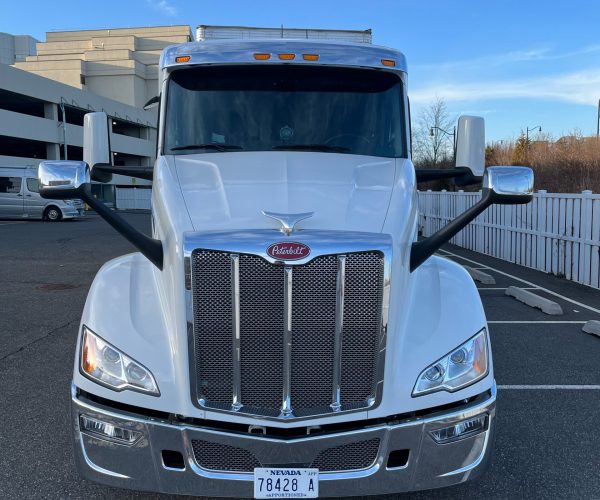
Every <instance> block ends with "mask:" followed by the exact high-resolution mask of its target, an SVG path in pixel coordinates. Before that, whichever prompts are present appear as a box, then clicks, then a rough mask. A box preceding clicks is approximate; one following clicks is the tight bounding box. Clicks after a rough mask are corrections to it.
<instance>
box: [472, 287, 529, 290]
mask: <svg viewBox="0 0 600 500" xmlns="http://www.w3.org/2000/svg"><path fill="white" fill-rule="evenodd" d="M507 288H508V287H507V286H478V287H477V290H506V289H507ZM519 288H521V290H540V288H539V287H537V286H524V287H519Z"/></svg>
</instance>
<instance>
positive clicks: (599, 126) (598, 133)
mask: <svg viewBox="0 0 600 500" xmlns="http://www.w3.org/2000/svg"><path fill="white" fill-rule="evenodd" d="M596 137H600V99H598V121H597V123H596Z"/></svg>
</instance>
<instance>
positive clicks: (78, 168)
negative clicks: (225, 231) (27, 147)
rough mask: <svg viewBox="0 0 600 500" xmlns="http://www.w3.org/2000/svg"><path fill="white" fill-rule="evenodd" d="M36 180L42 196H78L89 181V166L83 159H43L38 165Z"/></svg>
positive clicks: (54, 197) (55, 197)
mask: <svg viewBox="0 0 600 500" xmlns="http://www.w3.org/2000/svg"><path fill="white" fill-rule="evenodd" d="M38 181H39V186H40V195H41V197H42V198H46V199H51V200H62V199H65V198H80V197H81V193H82V190H83V188H84V187H85V186H86V185H87V184H89V183H90V167H88V165H87V163H85V162H84V161H70V160H56V161H43V162H41V163H40V166H39V167H38Z"/></svg>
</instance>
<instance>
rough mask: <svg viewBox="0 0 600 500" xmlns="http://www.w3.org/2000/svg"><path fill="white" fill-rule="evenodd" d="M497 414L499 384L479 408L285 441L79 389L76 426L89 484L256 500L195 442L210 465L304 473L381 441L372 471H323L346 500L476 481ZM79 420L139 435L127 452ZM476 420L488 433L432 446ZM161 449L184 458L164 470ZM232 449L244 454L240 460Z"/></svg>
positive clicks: (322, 485)
mask: <svg viewBox="0 0 600 500" xmlns="http://www.w3.org/2000/svg"><path fill="white" fill-rule="evenodd" d="M495 406H496V386H495V384H494V386H493V387H492V389H491V390H490V391H488V392H487V393H486V394H482V395H480V396H479V397H478V398H476V400H475V401H472V402H471V403H469V404H465V405H464V406H461V407H453V408H452V409H450V410H445V411H436V412H432V413H430V414H427V415H425V416H422V417H419V416H416V417H415V416H413V417H411V418H406V419H399V420H396V421H390V422H388V423H375V424H373V425H369V426H367V427H363V428H360V429H357V430H350V431H348V430H347V431H343V432H330V433H320V434H316V435H311V436H306V437H301V438H294V439H281V438H269V437H266V436H263V435H262V434H261V435H257V434H248V433H241V432H226V431H223V430H216V429H214V428H208V427H202V426H201V425H189V424H185V423H173V422H169V421H168V420H163V419H161V418H157V417H156V416H143V415H141V414H139V413H129V412H128V411H126V410H116V409H114V408H112V407H107V406H104V405H103V404H99V403H97V402H92V401H91V400H90V399H87V398H86V397H84V396H82V395H78V394H77V391H76V388H75V387H73V390H72V425H73V432H74V438H75V459H76V463H77V468H78V470H79V473H80V474H81V476H83V477H84V478H86V479H89V480H91V481H95V482H98V483H103V484H106V485H111V486H116V487H121V488H129V489H134V490H144V491H157V492H163V493H173V494H186V495H202V496H223V497H236V498H240V497H249V498H251V497H252V496H253V474H252V472H250V471H248V472H227V471H226V470H214V469H211V470H209V469H207V468H203V467H201V466H200V465H199V463H198V461H197V460H196V458H195V454H194V449H193V446H192V441H195V443H196V447H198V444H197V443H198V442H202V443H205V445H206V446H211V447H213V448H211V449H213V450H217V451H215V452H214V454H212V455H211V456H213V457H214V461H217V462H218V461H219V460H220V459H221V460H224V465H225V466H227V467H229V468H230V467H231V465H232V463H234V461H230V462H227V461H226V460H225V459H224V457H225V455H227V454H229V453H232V450H233V455H232V456H235V457H237V458H239V457H240V456H246V455H247V454H248V452H250V453H251V455H252V456H254V457H255V459H256V460H258V462H260V464H261V465H259V466H265V467H277V466H281V467H308V466H309V465H310V464H311V463H312V461H313V460H314V459H315V457H317V456H318V455H319V454H320V453H321V452H324V451H325V450H330V449H331V448H337V449H338V450H341V449H343V448H340V447H342V446H343V445H345V444H348V445H351V444H352V443H360V442H365V441H370V442H372V440H373V439H378V440H379V441H378V452H377V456H376V459H375V460H374V462H373V463H372V464H371V465H370V466H368V467H367V468H363V469H361V470H346V471H341V472H321V473H320V475H319V494H320V496H324V497H336V496H337V497H347V496H355V495H377V494H387V493H397V492H405V491H413V490H421V489H430V488H440V487H444V486H450V485H453V484H458V483H462V482H464V481H467V480H469V479H472V478H474V477H477V476H479V475H480V474H481V473H482V472H483V471H484V470H485V469H486V467H487V465H488V462H489V459H490V455H491V450H492V444H493V433H494V429H495V421H494V418H495ZM82 415H83V416H84V417H85V416H87V417H88V418H92V419H95V420H97V421H101V422H105V423H108V424H110V425H114V426H115V427H118V428H121V429H126V430H129V431H133V432H135V433H136V436H137V440H136V441H135V442H134V443H133V444H131V445H124V444H121V443H119V442H115V441H114V440H109V439H104V438H101V437H99V436H98V435H97V434H94V433H90V432H87V431H85V430H84V431H82V430H81V429H80V422H81V416H82ZM478 415H487V427H486V430H483V431H481V432H479V433H478V434H475V435H471V436H469V437H465V438H463V439H460V440H457V441H453V442H450V443H447V444H438V443H436V441H435V440H434V439H433V437H432V436H431V434H430V432H431V431H434V430H438V429H441V428H445V427H449V426H452V425H455V424H458V423H460V422H462V421H464V420H468V419H471V418H473V417H475V416H478ZM370 424H372V423H370ZM164 450H168V451H171V452H178V453H180V454H181V455H180V456H181V457H182V458H183V460H182V461H181V463H180V465H178V466H176V467H175V466H173V464H172V463H168V464H165V461H164V459H163V451H164ZM218 450H221V451H218ZM235 450H241V451H239V452H238V454H237V455H236V454H235V453H236V452H235ZM392 452H395V454H394V455H393V456H394V457H395V460H394V463H393V464H392V465H394V466H390V465H389V464H390V462H389V461H388V460H389V457H390V453H392ZM334 455H335V450H334ZM338 455H339V454H338ZM164 456H168V455H164ZM178 456H179V455H178ZM398 457H400V460H398ZM402 457H406V460H405V462H406V463H402V462H403V461H404V460H403V458H402ZM214 461H213V462H214Z"/></svg>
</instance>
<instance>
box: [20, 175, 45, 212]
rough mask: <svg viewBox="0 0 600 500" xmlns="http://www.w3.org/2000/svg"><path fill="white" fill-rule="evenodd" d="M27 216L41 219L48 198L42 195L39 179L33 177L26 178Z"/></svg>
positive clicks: (24, 190)
mask: <svg viewBox="0 0 600 500" xmlns="http://www.w3.org/2000/svg"><path fill="white" fill-rule="evenodd" d="M23 192H24V193H25V196H24V200H25V216H26V217H29V218H30V219H41V218H42V214H43V211H44V206H45V204H46V200H44V199H43V198H42V197H41V196H40V189H39V184H38V180H37V179H34V178H32V177H27V178H26V179H25V187H24V189H23Z"/></svg>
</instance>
